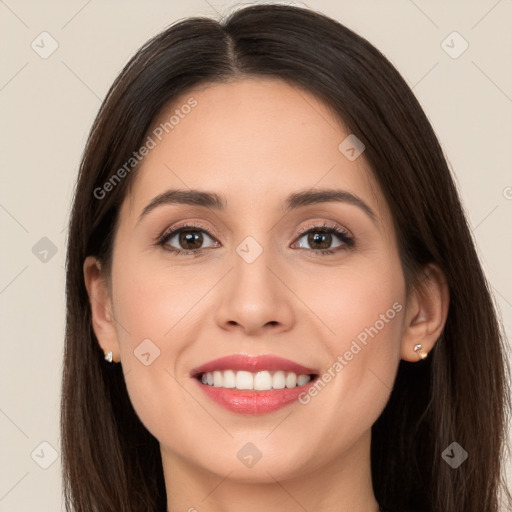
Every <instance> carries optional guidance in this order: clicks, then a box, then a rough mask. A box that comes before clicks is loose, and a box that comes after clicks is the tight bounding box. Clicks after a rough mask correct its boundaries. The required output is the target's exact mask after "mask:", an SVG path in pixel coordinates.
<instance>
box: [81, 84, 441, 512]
mask: <svg viewBox="0 0 512 512" xmlns="http://www.w3.org/2000/svg"><path fill="white" fill-rule="evenodd" d="M191 96H193V97H194V98H195V99H196V100H197V102H198V104H197V106H196V107H195V108H194V109H193V110H192V111H191V112H190V114H188V115H187V116H185V117H184V118H183V119H180V122H179V124H178V125H176V126H175V127H174V129H173V130H172V131H170V132H169V134H168V135H166V137H165V138H163V139H162V141H160V142H159V143H158V144H157V146H156V147H155V148H154V149H153V150H151V151H150V153H149V154H148V155H147V156H146V157H145V159H144V161H143V165H142V167H141V168H140V169H139V171H138V174H137V176H136V180H135V181H134V183H133V186H132V188H131V190H130V192H129V195H127V197H126V198H125V200H124V202H123V204H122V207H121V211H120V217H119V224H118V229H117V232H116V235H115V240H114V252H113V264H112V273H111V275H110V276H106V275H104V273H103V272H102V270H101V265H100V264H99V262H98V261H97V260H96V259H95V258H94V257H88V258H87V260H86V261H85V263H84V277H85V282H86V285H87V289H88V292H89V295H90V297H91V308H92V313H93V327H94V331H95V333H96V336H97V338H98V341H99V343H100V345H101V347H102V349H103V350H104V351H105V352H108V351H112V352H113V353H114V361H120V362H121V363H122V367H123V371H124V375H125V379H126V384H127V388H128V392H129V395H130V399H131V400H132V403H133V405H134V408H135V410H136V412H137V414H138V415H139V417H140V418H141V420H142V421H143V423H144V424H145V426H146V427H147V428H148V430H149V431H150V432H151V433H152V434H153V435H154V436H155V437H156V438H157V439H158V441H159V442H160V446H161V453H162V459H163V466H164V474H165V481H166V489H167V496H168V503H169V504H170V505H169V510H173V511H174V510H175V511H178V510H179V511H181V510H183V511H185V510H191V511H192V510H194V509H195V510H198V511H199V512H220V511H223V512H231V511H234V510H237V511H238V510H240V509H241V508H242V509H243V510H244V511H247V512H256V511H258V512H259V511H261V510H265V511H269V512H272V511H275V512H277V511H279V512H283V511H284V512H295V511H300V510H304V509H307V510H315V511H317V512H321V511H334V510H336V511H345V512H348V511H350V512H369V511H372V512H374V511H377V510H378V504H377V502H376V500H375V497H374V494H373V490H372V481H371V471H370V441H371V426H372V424H373V423H374V422H375V421H376V419H377V418H378V417H379V415H380V413H381V412H382V410H383V408H384V407H385V405H386V403H387V401H388V398H389V395H390V393H391V389H392V386H393V382H394V379H395V376H396V372H397V369H398V364H399V361H400V359H405V360H408V361H418V360H419V356H418V354H417V353H416V352H414V350H413V347H414V345H416V344H418V343H421V344H422V347H423V350H425V351H426V352H429V351H430V350H431V349H432V347H433V345H434V344H435V342H436V340H437V338H438V337H439V335H440V334H441V331H442V329H443V326H444V323H445V321H446V315H447V309H448V291H447V286H446V283H445V280H444V276H443V275H442V273H441V272H440V270H439V269H438V268H437V267H436V266H434V265H431V266H430V267H429V268H428V269H427V270H428V272H426V274H425V277H424V281H423V283H424V286H422V288H420V289H417V290H412V291H411V293H410V294H409V295H408V296H406V289H405V280H404V275H403V270H402V267H401V263H400V259H399V256H398V248H397V244H396V233H395V231H394V227H393V222H392V217H391V212H390V211H389V208H388V206H387V204H386V201H385V200H384V198H383V196H382V194H381V191H380V190H379V187H378V185H377V183H376V181H375V180H374V178H373V177H372V175H371V173H370V171H369V168H368V165H367V163H366V162H365V159H364V153H363V155H362V156H360V157H359V158H357V159H356V160H355V161H349V160H348V159H347V158H346V157H345V156H344V155H343V154H342V153H341V152H340V151H339V150H338V145H339V144H340V142H341V141H342V140H344V139H345V137H346V136H347V135H348V134H349V132H348V131H347V130H346V129H345V128H344V127H343V125H342V124H341V123H340V122H339V120H337V119H336V117H335V116H334V115H333V113H332V112H331V111H330V110H329V109H328V108H327V107H326V106H325V105H324V104H323V103H322V102H320V101H319V100H317V99H316V98H315V97H314V96H312V95H311V94H309V93H307V92H305V91H302V90H300V89H298V88H296V87H292V86H290V85H287V84H285V83H284V82H281V81H279V80H273V79H262V78H252V79H250V78H246V79H243V80H238V81H233V82H230V83H223V84H208V85H207V86H202V87H200V88H196V89H194V90H192V91H189V92H188V93H187V94H185V95H183V96H182V97H181V98H178V99H176V101H175V102H174V103H173V105H172V106H167V107H166V109H165V111H163V112H162V113H161V115H160V118H159V119H157V120H156V121H155V126H157V125H158V124H159V123H160V122H161V121H162V120H166V119H168V118H169V116H170V115H171V114H172V113H173V111H174V110H175V109H176V108H179V106H180V105H183V104H184V103H185V102H186V101H187V99H188V98H189V97H191ZM170 188H180V189H188V188H197V189H201V190H207V191H210V192H216V193H218V194H222V195H224V196H225V198H226V201H227V207H226V209H225V211H215V210H213V209H210V208H205V207H201V206H185V205H179V204H168V205H163V206H160V207H158V208H156V209H154V210H152V211H151V212H150V213H148V214H147V215H146V216H145V217H143V218H142V220H140V221H139V216H140V215H141V212H142V210H143V209H144V207H145V206H146V205H148V204H149V203H150V201H151V200H152V199H153V198H154V197H155V196H157V195H159V194H161V193H162V192H164V191H166V190H167V189H170ZM311 188H333V189H343V190H345V191H348V192H351V193H352V194H355V195H357V196H358V197H359V198H360V199H362V200H363V201H364V202H365V203H366V204H367V205H368V206H369V207H370V208H371V209H372V210H373V211H374V212H375V216H376V220H375V222H373V221H372V220H371V218H370V217H369V216H368V215H367V214H366V213H365V212H364V211H363V210H362V209H360V208H358V207H357V206H354V205H352V204H348V203H336V202H329V203H323V204H317V205H309V206H306V207H302V208H299V209H297V210H294V211H291V212H288V213H286V214H285V213H283V211H282V210H281V206H282V203H283V201H284V198H285V197H286V196H287V195H288V194H289V193H291V192H295V191H299V190H308V189H311ZM182 221H194V222H195V223H199V224H200V225H201V226H202V227H203V228H204V229H205V230H206V232H204V231H200V233H202V235H203V237H204V238H203V244H202V245H201V242H199V243H197V244H196V245H195V246H194V245H192V246H193V247H199V246H200V247H205V248H206V249H205V250H204V251H203V254H202V255H200V256H198V257H194V256H192V255H175V254H173V253H171V252H169V251H167V250H165V248H163V247H162V246H159V245H157V244H156V243H155V239H156V238H157V237H158V236H159V235H160V234H161V233H162V232H164V231H165V230H166V229H167V228H170V227H172V226H177V225H178V223H179V222H182ZM324 221H329V222H330V223H334V224H335V225H338V226H340V227H342V228H344V229H346V230H348V232H349V233H350V234H351V235H352V236H353V237H355V239H356V244H355V246H354V247H347V246H345V248H344V249H343V250H339V252H335V253H334V254H332V255H321V254H319V253H318V245H311V244H312V242H311V241H309V242H308V236H307V235H298V230H299V229H300V228H302V227H306V228H309V227H311V228H313V227H315V226H321V225H322V223H323V222H324ZM192 229H193V230H195V232H197V228H192ZM317 231H320V232H322V229H321V228H319V229H317V230H316V231H315V232H317ZM247 236H251V237H253V238H254V239H255V240H256V241H257V242H258V243H259V244H260V246H261V248H262V249H263V252H262V253H261V255H260V256H259V257H257V258H256V260H255V261H254V262H252V263H247V262H246V261H245V260H244V259H243V258H241V257H240V256H239V254H238V253H237V252H236V248H237V246H238V245H239V244H240V243H241V242H242V241H243V240H244V239H245V238H246V237H247ZM216 242H217V243H216ZM168 243H170V244H172V245H173V246H174V247H176V248H180V249H184V248H185V249H186V248H187V247H190V246H183V245H180V241H179V238H178V237H177V236H175V237H174V238H173V239H172V241H169V242H168ZM340 244H341V245H342V241H341V240H340V239H339V238H338V237H337V235H332V239H331V242H330V245H329V241H327V246H329V247H330V248H338V249H339V246H340ZM315 251H316V252H315ZM395 303H398V304H399V305H401V306H402V308H401V311H400V312H399V313H397V314H396V316H394V318H393V319H392V320H389V321H388V322H387V323H386V324H385V326H384V328H382V329H381V330H379V332H378V334H377V335H376V336H375V337H374V338H369V341H368V343H367V345H366V346H363V348H362V349H361V350H360V351H359V352H358V353H357V355H355V356H354V357H353V359H352V360H351V361H349V362H348V364H347V365H346V366H345V367H344V368H343V370H342V371H340V372H338V373H336V376H335V377H334V378H332V379H331V381H330V382H329V383H327V385H326V386H325V388H324V389H322V390H321V391H320V392H319V393H318V394H317V396H315V397H313V398H311V401H310V402H309V403H308V404H306V405H302V404H299V403H298V402H295V403H293V404H291V405H288V406H286V407H284V408H282V409H280V410H278V411H274V412H272V413H268V414H261V415H257V416H253V415H245V414H237V413H234V412H230V411H228V410H226V409H224V408H222V407H221V406H219V405H217V404H216V403H214V402H212V401H211V400H210V399H209V398H207V397H206V395H205V394H204V393H203V392H202V391H201V389H200V388H199V386H198V385H197V383H196V382H194V381H193V379H192V378H191V376H190V371H191V369H192V368H194V367H197V366H199V365H201V364H203V363H205V362H208V361H210V360H212V359H216V358H218V357H222V356H226V355H230V354H237V353H239V354H242V353H246V354H251V355H261V354H273V355H277V356H280V357H284V358H286V359H291V360H293V361H295V362H297V363H299V364H303V365H305V366H309V367H312V368H318V369H319V373H321V374H322V373H323V372H325V371H327V369H328V368H330V367H332V366H333V363H334V362H335V361H336V360H337V357H338V356H339V355H343V354H344V353H345V352H346V351H347V350H348V349H349V348H350V346H351V343H352V341H353V340H355V339H356V337H357V336H358V334H360V333H361V332H362V331H364V329H365V328H368V327H370V326H374V325H375V322H376V321H377V320H378V319H379V315H381V314H386V311H387V310H389V309H390V308H392V305H393V304H395ZM147 338H149V339H150V340H152V343H154V344H155V345H156V346H157V347H158V349H159V350H160V355H159V357H157V358H156V359H155V360H154V361H153V362H152V364H150V365H148V366H146V365H144V364H142V363H141V361H140V360H139V359H137V358H136V357H135V355H134V350H136V349H137V347H138V345H139V344H140V343H141V341H142V340H144V339H147ZM151 350H153V349H151ZM390 435H393V433H390ZM247 442H251V443H253V444H254V445H255V446H256V447H257V448H258V450H259V451H260V452H261V453H262V457H261V459H260V460H259V461H258V462H257V463H256V464H255V465H254V466H253V467H251V468H247V467H246V466H245V465H244V464H242V463H241V462H240V460H239V459H238V457H237V452H238V450H240V449H241V448H242V447H243V446H244V445H245V444H246V443H247Z"/></svg>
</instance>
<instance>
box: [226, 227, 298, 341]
mask: <svg viewBox="0 0 512 512" xmlns="http://www.w3.org/2000/svg"><path fill="white" fill-rule="evenodd" d="M261 238H264V240H263V241H262V243H260V241H258V240H257V239H256V237H255V236H252V235H248V236H246V237H245V238H244V239H243V240H242V241H241V242H240V243H239V244H238V245H237V246H236V247H235V251H234V254H233V259H232V262H233V269H232V271H231V272H230V273H229V274H230V276H229V278H228V281H227V286H226V287H225V288H224V289H223V291H222V295H223V296H222V298H221V307H220V308H219V309H218V319H217V320H218V322H219V323H220V324H223V325H224V327H226V325H228V324H229V325H233V324H238V325H239V326H241V327H242V328H244V329H245V330H246V331H251V332H257V331H258V330H259V329H263V328H266V327H265V326H268V325H272V326H276V325H281V326H288V324H289V323H290V322H291V319H292V310H291V305H290V303H289V297H287V294H286V287H285V286H284V285H283V283H282V282H281V280H280V279H279V278H278V277H277V275H276V274H278V273H279V272H278V268H279V266H280V265H279V262H278V261H277V260H278V259H279V257H278V255H279V251H275V250H274V249H273V248H272V247H271V242H270V240H271V236H268V233H267V234H263V235H261Z"/></svg>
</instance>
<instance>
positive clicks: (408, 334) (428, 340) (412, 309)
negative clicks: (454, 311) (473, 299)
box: [401, 263, 450, 362]
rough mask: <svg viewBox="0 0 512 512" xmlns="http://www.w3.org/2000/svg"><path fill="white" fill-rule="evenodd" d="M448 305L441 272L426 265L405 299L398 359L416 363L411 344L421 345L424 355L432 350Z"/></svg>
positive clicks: (444, 321) (442, 327) (417, 357)
mask: <svg viewBox="0 0 512 512" xmlns="http://www.w3.org/2000/svg"><path fill="white" fill-rule="evenodd" d="M449 302H450V293H449V289H448V284H447V282H446V277H445V275H444V273H443V272H442V270H441V269H440V268H439V267H438V266H437V265H435V264H433V263H431V264H429V265H427V266H426V267H425V269H424V275H423V276H422V279H421V282H420V284H419V285H418V287H417V288H415V289H413V290H411V292H410V294H409V297H408V299H407V307H406V315H405V325H404V333H403V337H402V349H401V358H402V359H404V360H405V361H411V362H416V361H419V360H420V356H419V355H418V354H417V353H416V352H415V351H414V347H415V345H421V349H422V350H423V351H424V352H426V353H427V354H428V353H429V352H430V351H431V350H432V349H433V348H434V345H435V343H436V341H437V340H438V339H439V337H440V336H441V334H442V332H443V329H444V326H445V323H446V318H447V316H448V306H449Z"/></svg>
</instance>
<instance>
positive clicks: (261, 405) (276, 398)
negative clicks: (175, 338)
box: [190, 354, 318, 414]
mask: <svg viewBox="0 0 512 512" xmlns="http://www.w3.org/2000/svg"><path fill="white" fill-rule="evenodd" d="M215 370H235V371H238V370H245V371H249V372H258V371H262V370H284V371H289V372H294V373H296V374H297V375H300V374H306V375H308V374H316V375H317V376H318V371H317V370H314V369H312V368H308V367H306V366H302V365H300V364H297V363H294V362H293V361H290V360H288V359H283V358H281V357H276V356H270V355H266V356H257V357H254V356H246V355H241V354H237V355H233V356H228V357H222V358H220V359H215V360H214V361H210V362H209V363H206V364H204V365H201V366H199V367H197V368H194V369H193V370H192V371H191V372H190V375H191V376H192V377H195V379H194V380H195V381H196V382H197V385H198V386H200V388H201V390H202V391H203V392H204V393H205V394H206V396H207V397H208V398H210V399H211V400H213V401H214V402H216V403H218V404H219V405H221V406H223V407H224V408H226V409H228V410H230V411H233V412H237V413H242V414H264V413H268V412H272V411H276V410H278V409H281V408H282V407H284V406H286V405H288V404H291V403H293V402H295V401H297V399H298V397H299V395H300V394H301V393H303V392H307V390H308V388H309V387H310V386H312V385H313V384H314V383H315V381H316V378H315V379H313V380H311V381H309V382H308V383H307V384H305V385H304V386H298V387H295V388H283V389H271V390H269V391H251V390H239V389H234V388H231V389H226V388H216V387H214V386H209V385H207V384H202V383H201V381H200V380H199V379H198V378H197V377H198V375H200V374H202V373H206V372H213V371H215Z"/></svg>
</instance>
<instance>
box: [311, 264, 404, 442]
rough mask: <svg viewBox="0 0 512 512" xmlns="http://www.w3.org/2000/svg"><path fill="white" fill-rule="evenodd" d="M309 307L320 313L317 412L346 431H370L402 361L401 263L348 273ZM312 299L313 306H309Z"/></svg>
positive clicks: (337, 277) (335, 279)
mask: <svg viewBox="0 0 512 512" xmlns="http://www.w3.org/2000/svg"><path fill="white" fill-rule="evenodd" d="M331 276H332V280H331V281H330V282H329V284H328V285H326V286H325V287H323V288H321V289H318V288H317V292H315V293H314V294H313V293H311V292H309V295H308V305H310V306H311V309H312V310H313V311H321V312H322V318H321V320H322V322H323V323H324V324H325V325H326V326H328V327H329V330H327V329H323V331H324V332H325V333H326V334H325V336H324V337H323V340H324V346H325V348H326V349H327V352H328V354H329V359H330V362H327V365H326V367H324V368H323V372H324V373H323V376H324V380H325V381H328V382H326V385H325V388H324V389H325V391H323V390H321V391H320V392H319V393H318V398H314V400H318V405H319V408H320V409H322V410H323V411H329V412H328V413H327V414H330V415H332V418H331V420H332V421H333V422H342V423H343V424H344V428H346V429H347V430H346V432H348V431H352V432H357V431H360V430H361V428H362V427H363V426H366V427H367V428H370V427H371V425H372V424H373V422H374V421H375V420H376V418H377V417H378V416H379V415H380V413H381V412H382V409H383V408H384V407H385V405H386V403H387V400H388V399H389V395H390V393H391V389H392V387H393V382H394V378H395V375H396V371H397V368H398V364H399V361H400V345H401V337H402V331H403V318H404V310H405V308H404V306H405V302H404V301H405V283H404V279H403V274H402V271H401V267H400V265H399V262H395V261H393V260H387V263H383V264H382V265H379V264H378V263H376V262H375V261H374V262H373V264H372V265H368V266H362V267H361V268H359V269H353V268H352V269H350V271H346V272H343V273H340V274H338V275H336V273H332V274H331ZM310 301H311V302H310Z"/></svg>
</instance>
